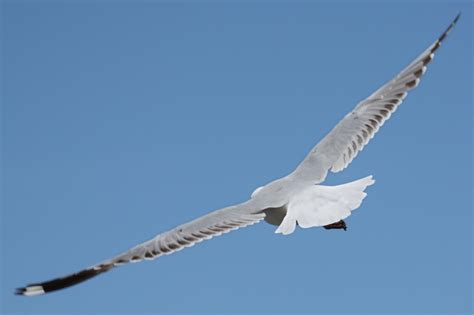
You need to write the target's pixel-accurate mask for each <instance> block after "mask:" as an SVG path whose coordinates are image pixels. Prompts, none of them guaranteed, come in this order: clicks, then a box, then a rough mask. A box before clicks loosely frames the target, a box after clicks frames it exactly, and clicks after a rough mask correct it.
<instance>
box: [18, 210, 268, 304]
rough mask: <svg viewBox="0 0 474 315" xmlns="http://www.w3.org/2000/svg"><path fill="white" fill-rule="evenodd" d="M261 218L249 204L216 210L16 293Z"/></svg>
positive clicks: (47, 288) (44, 288)
mask: <svg viewBox="0 0 474 315" xmlns="http://www.w3.org/2000/svg"><path fill="white" fill-rule="evenodd" d="M264 217H265V214H264V213H263V212H261V211H260V212H256V211H255V210H254V209H252V207H251V205H250V202H245V203H242V204H240V205H236V206H231V207H228V208H224V209H221V210H217V211H214V212H211V213H209V214H207V215H205V216H202V217H200V218H198V219H196V220H194V221H191V222H189V223H186V224H183V225H180V226H178V227H176V228H174V229H172V230H170V231H168V232H165V233H162V234H159V235H157V236H156V237H154V238H153V239H151V240H149V241H146V242H144V243H142V244H139V245H137V246H135V247H133V248H132V249H130V250H128V251H126V252H124V253H122V254H120V255H118V256H116V257H114V258H111V259H108V260H105V261H103V262H101V263H99V264H97V265H95V266H92V267H89V268H86V269H84V270H81V271H79V272H76V273H73V274H70V275H67V276H65V277H61V278H56V279H53V280H50V281H45V282H39V283H33V284H29V285H27V286H26V287H23V288H18V289H17V290H16V292H15V293H16V294H19V295H26V296H33V295H40V294H44V293H48V292H51V291H56V290H60V289H63V288H67V287H70V286H73V285H75V284H78V283H81V282H83V281H86V280H88V279H90V278H92V277H95V276H97V275H99V274H101V273H104V272H106V271H109V270H110V269H112V268H114V267H116V266H119V265H122V264H125V263H130V262H139V261H142V260H144V259H145V260H152V259H155V258H157V257H160V256H163V255H169V254H172V253H174V252H177V251H179V250H181V249H183V248H185V247H191V246H193V245H194V244H196V243H199V242H201V241H203V240H208V239H211V238H212V237H214V236H218V235H221V234H224V233H227V232H230V231H233V230H236V229H238V228H241V227H246V226H249V225H252V224H255V223H257V222H260V221H261V220H263V218H264Z"/></svg>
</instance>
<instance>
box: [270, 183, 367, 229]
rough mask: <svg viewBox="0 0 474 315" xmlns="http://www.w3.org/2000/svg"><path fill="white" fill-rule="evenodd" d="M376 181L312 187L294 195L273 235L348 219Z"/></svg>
mask: <svg viewBox="0 0 474 315" xmlns="http://www.w3.org/2000/svg"><path fill="white" fill-rule="evenodd" d="M374 182H375V180H373V179H372V176H367V177H365V178H361V179H359V180H356V181H353V182H350V183H346V184H343V185H338V186H323V185H313V186H310V187H308V188H307V189H305V190H303V191H302V192H300V193H298V194H296V195H295V196H294V197H293V198H291V199H290V202H289V203H288V206H287V208H288V210H287V213H286V216H285V218H284V219H283V221H282V222H281V224H280V226H279V227H278V229H277V230H276V231H275V233H282V234H285V235H286V234H291V233H293V232H294V230H295V227H296V224H298V225H299V226H301V227H302V228H309V227H315V226H325V225H328V224H331V223H335V222H338V221H339V220H342V219H345V218H347V217H348V216H349V215H350V214H351V211H352V210H355V209H357V208H359V206H360V205H361V203H362V200H364V198H365V196H367V194H366V193H365V192H364V190H365V189H366V188H367V186H370V185H372V184H373V183H374Z"/></svg>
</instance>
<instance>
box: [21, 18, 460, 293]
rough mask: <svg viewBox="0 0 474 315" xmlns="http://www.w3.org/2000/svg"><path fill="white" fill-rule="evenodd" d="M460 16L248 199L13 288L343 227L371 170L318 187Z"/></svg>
mask: <svg viewBox="0 0 474 315" xmlns="http://www.w3.org/2000/svg"><path fill="white" fill-rule="evenodd" d="M459 17H460V14H458V15H457V16H456V18H455V19H454V20H453V22H452V23H451V24H450V25H449V27H448V28H447V29H446V30H445V31H444V32H443V33H442V34H441V36H440V37H439V38H438V39H437V40H436V41H435V42H434V43H433V44H432V45H430V46H429V47H428V48H427V49H426V50H425V51H424V52H423V53H421V54H420V55H419V56H418V57H417V58H415V60H413V61H412V62H411V63H410V64H409V65H408V66H407V67H405V68H404V69H403V70H402V71H401V72H400V73H398V74H397V75H396V76H395V77H394V78H393V79H391V80H390V81H388V82H387V83H386V84H384V85H382V87H380V88H379V89H378V90H376V91H375V92H374V93H373V94H372V95H370V96H369V97H367V98H366V99H364V100H363V101H361V102H360V103H359V104H357V106H356V107H355V108H354V109H353V110H352V111H351V112H350V113H348V114H347V115H346V116H345V117H344V118H343V119H342V120H341V121H340V122H339V123H338V124H337V125H336V126H335V127H334V128H333V129H332V130H331V131H330V132H329V133H328V134H327V135H326V136H325V137H324V138H323V139H322V140H321V141H320V142H319V143H318V144H317V145H316V146H315V147H314V148H313V149H312V150H311V151H310V152H309V153H308V154H307V156H306V157H305V159H304V160H303V161H302V162H301V163H300V164H299V165H298V166H297V167H296V169H295V170H294V171H293V172H291V173H290V174H289V175H287V176H285V177H282V178H280V179H277V180H275V181H272V182H270V183H268V184H266V185H265V186H262V187H259V188H257V189H256V190H255V191H254V192H253V193H252V195H251V197H250V199H249V200H248V201H245V202H243V203H240V204H237V205H233V206H230V207H226V208H223V209H220V210H217V211H214V212H211V213H209V214H207V215H204V216H202V217H200V218H198V219H195V220H193V221H191V222H188V223H185V224H183V225H180V226H178V227H176V228H174V229H172V230H169V231H167V232H164V233H161V234H158V235H157V236H155V237H154V238H153V239H151V240H148V241H146V242H144V243H141V244H139V245H137V246H135V247H133V248H132V249H130V250H128V251H126V252H124V253H122V254H120V255H118V256H116V257H113V258H111V259H107V260H105V261H103V262H101V263H98V264H96V265H94V266H91V267H89V268H86V269H84V270H81V271H79V272H76V273H73V274H70V275H67V276H65V277H61V278H56V279H53V280H50V281H45V282H39V283H33V284H29V285H27V286H26V287H22V288H18V289H16V292H15V293H16V294H18V295H25V296H34V295H41V294H45V293H48V292H52V291H56V290H60V289H63V288H67V287H70V286H73V285H75V284H78V283H81V282H83V281H86V280H88V279H90V278H92V277H95V276H97V275H100V274H102V273H104V272H106V271H109V270H111V269H113V268H115V267H117V266H120V265H123V264H126V263H130V262H132V263H133V262H139V261H142V260H153V259H155V258H158V257H161V256H164V255H169V254H172V253H174V252H177V251H179V250H181V249H183V248H186V247H191V246H193V245H194V244H196V243H199V242H201V241H203V240H208V239H211V238H212V237H214V236H218V235H221V234H224V233H227V232H230V231H233V230H237V229H239V228H242V227H246V226H249V225H252V224H255V223H258V222H261V221H262V220H265V221H266V222H268V223H270V224H273V225H276V226H278V228H277V229H276V231H275V232H276V233H281V234H284V235H287V234H290V233H293V232H294V231H295V228H296V227H297V226H299V227H301V228H310V227H324V228H326V229H344V230H346V228H347V226H346V223H345V221H344V219H346V218H347V217H348V216H349V215H351V212H352V211H354V210H355V209H357V208H359V206H360V205H361V203H362V201H363V199H364V198H365V197H366V195H367V194H366V193H365V190H366V188H367V187H368V186H370V185H372V184H373V183H374V180H373V178H372V176H368V177H365V178H362V179H359V180H356V181H353V182H350V183H346V184H343V185H338V186H323V185H320V184H321V183H322V182H323V181H324V180H325V178H326V176H327V174H328V172H329V171H332V172H340V171H342V170H344V169H345V168H346V167H347V166H348V165H349V164H350V163H351V162H352V160H354V158H355V157H356V156H357V155H358V153H359V152H360V151H362V149H363V148H364V147H365V145H366V144H367V143H368V142H369V141H370V139H372V138H373V137H374V135H375V134H376V133H377V131H378V130H379V129H380V127H382V125H383V124H384V123H385V121H387V120H388V119H389V118H390V116H391V115H392V114H393V113H394V112H395V111H396V110H397V108H398V106H400V104H401V103H402V102H403V100H404V99H405V98H406V96H407V94H408V92H409V91H410V90H412V89H413V88H415V87H416V86H418V84H419V82H420V78H421V77H422V76H423V75H424V74H425V71H426V68H427V66H428V64H430V63H431V61H432V60H433V57H434V54H435V52H436V51H437V50H438V48H439V47H440V46H441V43H442V42H443V41H444V39H445V38H446V36H447V35H448V33H449V32H451V30H452V29H453V27H454V26H455V24H456V22H457V21H458V19H459Z"/></svg>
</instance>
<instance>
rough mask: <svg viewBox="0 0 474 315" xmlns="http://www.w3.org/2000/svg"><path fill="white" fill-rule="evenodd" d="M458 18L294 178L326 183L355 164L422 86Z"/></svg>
mask: <svg viewBox="0 0 474 315" xmlns="http://www.w3.org/2000/svg"><path fill="white" fill-rule="evenodd" d="M459 17H460V14H458V15H457V16H456V18H455V19H454V20H453V22H452V23H451V24H450V25H449V27H448V28H447V29H446V30H445V31H444V32H443V33H442V34H441V36H440V37H439V38H438V39H437V40H436V41H435V42H434V43H433V44H432V45H430V46H429V47H428V48H427V49H426V50H425V51H424V52H423V53H421V54H420V55H419V56H418V57H417V58H415V60H413V61H412V62H411V63H410V64H409V65H408V66H407V67H405V68H404V69H403V70H402V71H401V72H400V73H399V74H398V75H396V76H395V77H394V78H393V79H392V80H390V81H389V82H387V83H386V84H384V85H383V86H381V87H380V88H379V89H378V90H377V91H375V92H374V93H373V94H372V95H370V96H369V97H368V98H366V99H365V100H363V101H361V102H360V103H359V104H357V106H356V107H355V108H354V110H352V111H351V112H350V113H349V114H347V115H346V116H345V117H344V118H343V119H342V120H341V121H340V122H339V123H338V124H337V125H336V126H335V127H334V128H333V129H332V130H331V132H329V134H327V135H326V136H325V137H324V138H323V139H322V140H321V141H320V142H319V143H318V144H317V145H316V146H315V147H314V148H313V149H312V150H311V152H310V153H309V154H308V155H307V156H306V158H305V159H304V160H303V162H301V164H300V165H298V167H297V168H296V170H295V171H294V173H293V174H294V176H299V177H304V178H308V177H310V178H311V180H313V181H316V182H322V181H323V180H324V178H325V177H326V175H327V172H328V171H329V170H331V171H332V172H339V171H342V170H343V169H345V168H346V167H347V166H348V165H349V163H351V162H352V160H354V158H355V157H356V156H357V155H358V153H359V152H360V151H362V149H363V148H364V146H365V145H366V144H367V143H368V142H369V141H370V139H372V138H373V137H374V135H375V134H376V133H377V131H378V130H379V129H380V128H381V127H382V126H383V124H384V123H385V122H386V121H387V120H388V119H389V118H390V116H391V115H392V114H393V113H394V112H395V111H396V110H397V108H398V107H399V106H400V104H401V103H402V102H403V100H404V99H405V97H406V96H407V94H408V92H409V91H410V90H412V89H414V88H415V87H417V86H418V84H419V82H420V79H421V77H422V76H423V75H424V74H425V72H426V69H427V66H428V64H429V63H430V62H431V61H432V60H433V58H434V54H435V52H436V50H437V49H438V48H439V47H440V46H441V43H442V42H443V41H444V39H445V38H446V36H447V35H448V33H449V32H451V30H452V29H453V27H454V26H455V24H456V22H457V21H458V19H459Z"/></svg>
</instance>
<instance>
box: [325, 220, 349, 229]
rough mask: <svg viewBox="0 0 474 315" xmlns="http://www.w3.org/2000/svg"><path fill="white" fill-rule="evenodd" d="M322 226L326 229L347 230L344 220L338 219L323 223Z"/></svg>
mask: <svg viewBox="0 0 474 315" xmlns="http://www.w3.org/2000/svg"><path fill="white" fill-rule="evenodd" d="M324 228H325V229H326V230H332V229H343V230H344V231H347V225H346V222H344V220H340V221H338V222H335V223H331V224H328V225H325V226H324Z"/></svg>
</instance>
